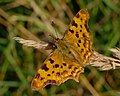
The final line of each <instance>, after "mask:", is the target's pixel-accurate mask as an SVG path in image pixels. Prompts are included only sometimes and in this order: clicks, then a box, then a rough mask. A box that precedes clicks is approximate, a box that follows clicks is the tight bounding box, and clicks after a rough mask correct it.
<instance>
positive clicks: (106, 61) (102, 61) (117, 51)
mask: <svg viewBox="0 0 120 96" xmlns="http://www.w3.org/2000/svg"><path fill="white" fill-rule="evenodd" d="M14 39H15V40H16V41H18V42H19V43H21V44H23V45H25V46H30V47H33V48H36V49H39V50H40V49H47V47H48V46H49V43H47V42H44V41H39V42H38V41H34V40H25V39H23V38H20V37H14ZM110 51H111V52H113V54H114V56H115V57H116V59H115V58H112V57H107V56H105V55H102V54H99V53H98V52H96V51H93V56H92V57H91V59H90V62H89V63H88V64H87V65H91V66H94V67H96V68H98V69H100V70H101V71H105V70H111V69H116V68H118V67H120V48H112V49H110Z"/></svg>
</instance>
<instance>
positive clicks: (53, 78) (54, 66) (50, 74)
mask: <svg viewBox="0 0 120 96" xmlns="http://www.w3.org/2000/svg"><path fill="white" fill-rule="evenodd" d="M81 72H83V68H82V67H81V66H80V65H79V64H78V63H77V62H75V61H74V60H70V59H69V58H68V57H66V56H63V54H61V52H59V51H58V50H57V49H56V50H55V51H54V52H53V53H51V55H50V56H49V57H48V58H47V59H46V60H45V62H44V63H43V65H42V66H41V67H40V69H39V70H38V71H37V74H36V75H35V77H34V79H33V81H32V85H31V86H32V89H33V90H40V89H42V88H43V87H45V86H47V85H48V84H54V85H60V84H61V83H64V82H65V81H66V80H68V79H74V80H76V81H77V82H78V77H79V74H80V73H81Z"/></svg>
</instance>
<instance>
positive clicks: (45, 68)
mask: <svg viewBox="0 0 120 96" xmlns="http://www.w3.org/2000/svg"><path fill="white" fill-rule="evenodd" d="M41 69H43V70H45V71H48V70H49V68H48V67H47V66H46V64H43V65H42V66H41Z"/></svg>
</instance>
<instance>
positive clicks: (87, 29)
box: [84, 21, 90, 32]
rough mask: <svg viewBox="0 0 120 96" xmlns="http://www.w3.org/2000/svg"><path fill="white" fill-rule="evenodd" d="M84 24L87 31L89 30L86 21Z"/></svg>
mask: <svg viewBox="0 0 120 96" xmlns="http://www.w3.org/2000/svg"><path fill="white" fill-rule="evenodd" d="M84 26H85V28H86V30H87V32H90V30H89V28H88V26H87V21H85V24H84Z"/></svg>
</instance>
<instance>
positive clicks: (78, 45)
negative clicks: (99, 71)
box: [63, 9, 92, 64]
mask: <svg viewBox="0 0 120 96" xmlns="http://www.w3.org/2000/svg"><path fill="white" fill-rule="evenodd" d="M88 19H89V14H88V12H87V11H86V10H85V9H82V10H80V11H79V12H78V13H77V14H76V15H75V16H74V18H73V21H72V22H71V24H70V26H69V29H68V31H67V32H66V34H65V35H64V37H63V40H64V41H66V42H67V43H68V44H69V45H70V46H71V48H73V49H74V50H75V51H76V52H77V53H78V54H79V56H78V57H79V58H78V57H77V58H78V59H80V60H81V62H82V64H86V63H87V62H88V61H89V58H90V57H91V55H92V41H91V34H90V31H89V29H88V25H87V22H88ZM81 62H80V63H81Z"/></svg>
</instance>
